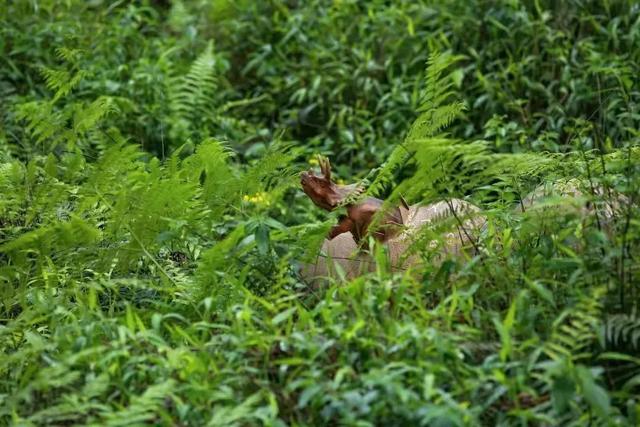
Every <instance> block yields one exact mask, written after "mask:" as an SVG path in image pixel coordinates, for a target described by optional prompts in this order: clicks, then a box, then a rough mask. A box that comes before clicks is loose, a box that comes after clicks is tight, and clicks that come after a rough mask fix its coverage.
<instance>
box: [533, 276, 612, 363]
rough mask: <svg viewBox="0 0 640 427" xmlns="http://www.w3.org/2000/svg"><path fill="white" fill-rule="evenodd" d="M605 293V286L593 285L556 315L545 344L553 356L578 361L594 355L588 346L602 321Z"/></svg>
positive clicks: (554, 358)
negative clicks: (590, 289) (575, 302)
mask: <svg viewBox="0 0 640 427" xmlns="http://www.w3.org/2000/svg"><path fill="white" fill-rule="evenodd" d="M605 294H606V289H605V288H595V289H593V290H592V292H590V293H589V294H587V295H583V296H582V297H580V299H579V300H578V302H577V304H576V305H575V306H573V307H571V308H569V309H567V310H565V312H564V313H563V314H562V315H561V316H559V317H558V319H556V321H555V322H554V324H553V332H552V334H551V337H550V338H549V339H548V340H547V342H546V343H545V345H544V352H545V353H546V354H547V355H548V356H549V357H550V358H551V359H553V360H559V359H566V360H572V361H574V362H576V361H579V360H581V359H585V358H589V357H591V354H590V352H589V351H588V348H589V346H591V345H592V344H593V343H594V342H595V340H596V338H597V334H598V331H599V328H600V325H601V320H600V319H601V314H602V303H601V298H602V297H603V296H604V295H605Z"/></svg>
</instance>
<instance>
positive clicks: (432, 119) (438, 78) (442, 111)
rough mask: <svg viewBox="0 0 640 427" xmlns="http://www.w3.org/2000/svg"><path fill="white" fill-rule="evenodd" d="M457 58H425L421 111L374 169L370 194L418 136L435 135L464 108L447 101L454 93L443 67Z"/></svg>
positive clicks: (387, 179) (387, 178)
mask: <svg viewBox="0 0 640 427" xmlns="http://www.w3.org/2000/svg"><path fill="white" fill-rule="evenodd" d="M459 60H460V57H456V56H453V55H450V54H440V53H437V52H436V53H432V54H431V56H430V57H429V61H428V62H427V71H426V79H425V80H426V81H425V86H426V87H425V89H424V93H423V95H422V98H421V100H420V105H419V107H418V112H419V113H420V114H419V115H418V118H417V119H416V120H415V121H414V123H413V125H412V126H411V128H410V129H409V132H408V134H407V136H406V138H405V140H404V142H403V143H402V144H400V145H399V146H398V147H396V148H395V149H394V150H393V152H392V153H391V155H390V157H389V160H387V161H386V162H385V163H384V164H383V165H382V166H381V167H380V168H379V169H378V170H377V171H376V174H377V176H376V178H375V179H374V180H373V181H372V182H371V185H370V186H369V189H368V193H369V194H374V195H375V194H379V193H380V192H381V191H382V189H383V188H384V187H385V186H386V185H387V184H389V183H390V182H391V180H392V178H393V174H394V172H395V171H396V170H397V169H398V168H399V167H401V166H403V165H404V164H405V163H406V162H407V161H408V160H409V159H410V158H411V157H412V156H413V155H415V153H416V152H417V150H418V149H419V147H418V143H419V141H420V140H423V139H425V138H430V137H433V136H435V135H436V134H438V133H439V132H440V131H441V130H442V129H443V128H445V127H446V126H448V125H449V124H450V123H451V121H453V119H455V118H456V117H457V116H458V115H460V114H461V113H462V111H464V109H465V105H464V103H462V102H459V101H454V102H449V103H448V101H449V99H450V98H451V97H452V96H453V95H454V94H453V92H452V91H451V90H450V88H451V84H452V80H451V75H449V74H447V75H444V76H443V72H444V70H446V69H447V68H449V67H451V66H452V65H453V64H455V63H456V62H457V61H459Z"/></svg>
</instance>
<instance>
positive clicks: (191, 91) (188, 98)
mask: <svg viewBox="0 0 640 427" xmlns="http://www.w3.org/2000/svg"><path fill="white" fill-rule="evenodd" d="M217 61H218V58H217V57H216V55H215V52H214V50H213V43H209V44H208V45H207V47H206V49H205V50H204V52H202V53H201V54H200V55H199V56H198V57H197V58H196V60H195V61H194V62H193V64H192V65H191V67H190V69H189V71H188V72H187V74H185V75H183V76H179V77H174V78H173V79H170V80H169V86H168V88H167V90H168V99H169V107H170V110H171V112H172V120H171V123H172V126H173V131H174V133H177V135H176V137H179V136H178V135H183V136H186V137H188V136H190V135H191V134H192V133H193V132H195V130H196V129H198V128H199V127H200V126H205V125H206V124H208V123H209V121H210V120H211V118H212V117H213V116H214V114H215V108H216V97H215V95H216V91H217V89H218V77H217V73H216V70H217V65H216V64H217ZM205 131H206V129H205ZM184 132H186V134H184Z"/></svg>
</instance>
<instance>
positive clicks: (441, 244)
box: [301, 199, 485, 284]
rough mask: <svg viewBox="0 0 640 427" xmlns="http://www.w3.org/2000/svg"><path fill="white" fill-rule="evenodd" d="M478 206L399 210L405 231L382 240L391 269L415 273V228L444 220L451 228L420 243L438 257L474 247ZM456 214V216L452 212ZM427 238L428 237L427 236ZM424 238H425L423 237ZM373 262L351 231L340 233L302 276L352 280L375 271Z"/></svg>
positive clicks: (461, 204) (433, 225)
mask: <svg viewBox="0 0 640 427" xmlns="http://www.w3.org/2000/svg"><path fill="white" fill-rule="evenodd" d="M478 212H479V209H478V207H476V206H474V205H472V204H470V203H468V202H465V201H463V200H459V199H452V200H449V201H441V202H437V203H433V204H430V205H427V206H420V205H412V206H410V207H409V209H408V210H407V209H404V208H403V209H402V220H403V225H404V230H403V231H402V232H401V233H399V234H398V235H396V236H395V237H392V238H390V239H389V240H387V241H386V242H385V243H383V244H384V245H385V247H386V250H387V251H386V252H387V256H388V261H389V265H390V267H391V269H392V270H393V271H397V272H402V271H408V270H411V271H414V272H416V273H417V272H418V270H419V268H420V265H421V263H422V259H421V257H419V256H418V255H416V254H413V251H412V250H411V246H412V245H414V244H420V241H419V237H420V233H418V231H420V230H423V228H424V227H430V228H433V230H434V232H436V231H435V230H437V229H438V227H440V226H441V225H442V223H443V222H448V223H451V224H452V227H450V230H448V231H447V232H445V233H444V234H442V233H441V232H440V233H438V235H437V236H436V235H434V236H433V237H434V238H433V239H429V241H427V242H424V241H423V242H422V243H423V247H424V246H425V245H426V246H427V247H428V248H429V249H431V250H432V251H433V252H434V253H437V255H436V256H435V257H434V258H436V259H438V260H442V259H445V258H447V257H450V256H459V255H461V254H462V253H463V252H467V251H469V250H472V249H473V244H472V242H471V239H473V235H474V234H477V229H479V228H480V227H481V226H482V225H483V224H484V223H485V219H484V217H482V216H481V215H480V214H478ZM454 213H455V215H454ZM427 238H428V237H427ZM422 239H424V237H422ZM376 268H377V265H376V261H375V259H374V257H373V256H372V255H370V254H369V253H367V252H366V251H364V250H362V249H360V248H359V247H358V245H357V244H356V242H355V240H354V238H353V236H352V234H351V233H349V232H347V233H342V234H339V235H338V236H336V237H334V238H333V239H331V240H325V241H324V243H323V245H322V248H321V250H320V253H319V254H318V256H317V258H316V262H315V263H314V264H307V265H304V266H303V268H302V271H301V273H302V276H303V277H304V278H305V279H306V280H308V281H309V282H311V283H314V284H316V283H318V282H321V281H322V280H323V279H327V278H330V279H341V278H343V279H347V280H350V279H353V278H355V277H358V276H360V275H362V274H364V273H368V272H371V271H375V270H376Z"/></svg>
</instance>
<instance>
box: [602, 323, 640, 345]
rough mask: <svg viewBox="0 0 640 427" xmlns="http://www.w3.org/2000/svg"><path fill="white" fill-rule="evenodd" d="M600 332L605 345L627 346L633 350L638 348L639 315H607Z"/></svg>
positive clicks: (639, 341)
mask: <svg viewBox="0 0 640 427" xmlns="http://www.w3.org/2000/svg"><path fill="white" fill-rule="evenodd" d="M602 332H603V335H604V338H605V345H606V346H607V347H612V348H616V347H625V346H629V347H631V348H632V349H633V350H636V351H637V350H640V317H637V316H632V315H629V314H615V315H612V316H609V317H608V318H607V320H606V322H605V324H604V325H603V331H602Z"/></svg>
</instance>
